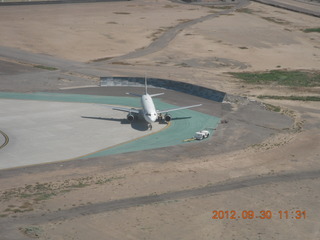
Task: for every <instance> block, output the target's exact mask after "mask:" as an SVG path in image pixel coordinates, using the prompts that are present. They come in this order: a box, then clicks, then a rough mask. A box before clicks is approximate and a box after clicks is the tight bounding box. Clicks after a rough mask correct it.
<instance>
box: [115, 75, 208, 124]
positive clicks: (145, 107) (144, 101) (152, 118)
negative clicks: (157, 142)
mask: <svg viewBox="0 0 320 240" xmlns="http://www.w3.org/2000/svg"><path fill="white" fill-rule="evenodd" d="M127 94H130V95H133V96H137V97H141V106H142V108H141V109H135V108H124V107H113V108H112V109H113V110H118V111H122V112H128V115H127V119H128V121H130V122H132V121H133V120H134V119H135V117H139V116H141V115H142V116H143V118H144V119H145V120H146V121H147V122H148V123H149V124H150V125H149V126H150V129H152V123H154V122H156V121H157V120H158V119H159V120H162V119H163V115H162V114H163V113H165V116H164V120H165V121H166V122H170V121H171V119H172V117H171V115H170V114H168V112H173V111H178V110H182V109H187V108H193V107H199V106H201V105H202V104H197V105H192V106H186V107H178V108H172V109H167V110H161V111H160V110H156V107H155V105H154V102H153V100H152V97H156V96H160V95H163V94H164V93H157V94H151V95H149V94H148V87H147V78H145V94H143V95H140V94H135V93H127Z"/></svg>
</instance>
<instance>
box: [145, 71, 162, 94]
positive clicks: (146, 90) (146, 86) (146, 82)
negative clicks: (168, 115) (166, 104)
mask: <svg viewBox="0 0 320 240" xmlns="http://www.w3.org/2000/svg"><path fill="white" fill-rule="evenodd" d="M144 87H145V94H148V81H147V75H145V77H144ZM163 94H164V93H156V94H150V97H156V96H160V95H163Z"/></svg>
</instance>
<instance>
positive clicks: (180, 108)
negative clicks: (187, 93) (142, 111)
mask: <svg viewBox="0 0 320 240" xmlns="http://www.w3.org/2000/svg"><path fill="white" fill-rule="evenodd" d="M200 106H202V104H197V105H192V106H186V107H178V108H172V109H167V110H161V111H159V110H157V112H158V113H167V112H173V111H178V110H182V109H187V108H194V107H200Z"/></svg>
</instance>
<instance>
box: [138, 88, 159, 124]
mask: <svg viewBox="0 0 320 240" xmlns="http://www.w3.org/2000/svg"><path fill="white" fill-rule="evenodd" d="M141 106H142V111H143V117H144V119H145V120H146V121H147V122H148V123H154V122H155V121H156V120H157V119H158V113H157V110H156V107H155V105H154V103H153V100H152V98H151V96H150V95H149V94H144V95H142V96H141Z"/></svg>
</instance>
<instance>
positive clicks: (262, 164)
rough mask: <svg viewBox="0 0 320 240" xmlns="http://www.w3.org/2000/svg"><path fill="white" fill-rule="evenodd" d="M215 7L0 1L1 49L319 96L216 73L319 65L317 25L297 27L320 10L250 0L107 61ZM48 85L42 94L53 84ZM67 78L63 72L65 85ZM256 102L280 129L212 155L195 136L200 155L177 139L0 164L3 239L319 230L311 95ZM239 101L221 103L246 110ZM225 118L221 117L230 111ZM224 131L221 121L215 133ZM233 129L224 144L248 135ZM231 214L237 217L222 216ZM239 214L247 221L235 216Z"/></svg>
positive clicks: (114, 70)
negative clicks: (150, 147) (172, 143)
mask: <svg viewBox="0 0 320 240" xmlns="http://www.w3.org/2000/svg"><path fill="white" fill-rule="evenodd" d="M286 2H289V0H288V1H286ZM317 6H318V5H317ZM222 10H224V9H223V8H221V7H219V8H218V7H215V8H213V7H211V8H209V7H201V6H198V5H188V4H178V3H173V2H170V1H165V0H154V1H152V0H150V1H146V0H134V1H128V2H108V3H90V4H89V3H82V4H62V5H34V6H5V7H4V6H3V7H0V19H1V24H0V32H1V39H0V45H1V46H4V47H10V48H17V49H21V50H24V51H28V52H33V53H41V54H46V55H50V56H53V57H56V58H59V59H68V60H72V61H74V62H81V63H88V66H89V67H91V66H92V67H95V68H97V69H104V70H107V71H108V72H109V73H111V74H112V75H120V76H132V75H138V76H143V75H144V74H145V72H146V73H147V74H148V75H149V76H151V77H160V78H164V79H174V80H179V81H185V82H190V83H193V84H199V85H202V86H206V87H210V88H214V89H217V90H220V91H224V92H227V93H229V94H234V95H239V96H247V97H249V99H250V100H256V97H255V96H257V95H262V94H265V95H297V96H303V95H317V96H319V94H320V90H319V88H290V87H279V86H277V85H268V86H261V85H259V86H258V85H249V84H246V83H243V82H242V81H240V80H237V79H235V78H232V77H231V76H230V75H229V74H228V72H230V71H264V70H270V69H289V70H295V69H298V70H301V69H303V70H312V71H319V70H320V69H319V66H320V34H319V33H305V32H303V30H304V29H306V28H313V27H319V24H320V21H319V18H315V17H312V16H308V15H304V14H299V13H294V12H290V11H287V10H283V9H278V8H275V7H270V6H267V5H262V4H258V3H254V2H251V3H250V4H249V5H247V6H246V7H245V8H242V9H239V10H237V11H234V12H230V13H228V14H226V15H220V16H217V17H215V18H211V19H208V20H206V21H203V22H199V23H196V24H194V25H191V26H189V27H187V28H185V29H183V30H182V31H180V32H178V34H177V35H176V36H175V37H174V38H173V40H172V41H170V42H169V43H168V44H167V45H165V46H164V47H162V48H161V49H160V50H158V51H156V52H153V53H150V54H147V55H144V56H140V57H137V58H130V59H129V58H128V59H123V60H121V61H120V60H119V61H114V62H113V60H112V59H110V58H112V57H116V56H121V55H124V54H127V53H129V52H132V51H139V49H144V48H147V46H148V45H149V44H150V43H152V42H153V41H155V40H156V39H158V38H160V36H161V34H163V33H165V32H166V31H168V30H170V29H171V28H173V27H175V26H176V25H178V24H181V23H183V22H187V21H190V20H192V19H197V18H200V17H202V16H206V15H209V14H213V13H217V12H219V11H222ZM99 59H100V60H99ZM1 60H2V61H5V62H6V61H9V60H10V59H8V58H7V57H6V58H4V57H2V58H1ZM94 60H99V61H94ZM15 63H17V62H16V61H15ZM18 64H20V63H18ZM10 74H11V73H10ZM14 77H15V76H13V77H12V79H13V78H14ZM0 78H1V75H0ZM49 80H50V81H51V84H50V90H59V87H60V85H59V84H56V85H55V84H52V83H54V81H55V80H53V79H49ZM49 80H48V81H49ZM88 82H90V81H89V80H88ZM77 83H78V84H79V83H83V85H86V84H85V83H86V80H81V82H77ZM90 83H91V82H90ZM33 84H35V85H36V84H37V83H36V82H35V83H33ZM48 85H49V84H48ZM68 85H70V86H72V81H70V82H67V83H66V84H65V85H63V86H68ZM34 89H36V87H34ZM265 102H266V103H269V104H272V105H275V106H280V107H281V109H282V110H281V113H279V114H283V115H284V116H287V117H288V118H289V117H290V118H291V123H292V124H290V125H288V126H286V127H283V128H281V129H280V128H279V129H273V130H274V133H272V134H269V135H268V136H266V137H265V139H264V140H263V141H262V142H261V141H260V142H255V143H250V145H246V146H243V147H242V148H241V149H239V148H233V147H232V145H230V146H231V147H230V149H228V151H221V152H220V153H214V154H210V149H213V150H214V149H215V147H216V145H215V144H219V143H216V142H214V140H211V141H209V142H206V143H204V144H205V145H203V146H205V147H206V151H205V154H202V153H201V152H200V151H198V150H197V148H199V147H198V146H199V145H196V144H191V145H190V149H189V150H188V151H186V150H184V148H183V147H175V148H167V149H161V150H159V151H145V152H142V153H135V154H124V155H123V156H122V155H121V156H112V157H105V158H103V157H102V158H98V159H93V160H92V163H88V162H86V161H84V160H79V162H76V163H72V164H71V163H70V164H69V165H68V163H58V164H54V165H47V166H38V167H34V168H22V169H12V170H7V171H0V189H1V197H0V234H1V238H2V239H29V238H39V239H55V240H57V239H88V238H92V239H93V238H94V239H320V222H319V216H320V210H319V209H320V201H319V198H320V192H319V189H320V181H319V177H320V167H319V159H320V148H319V144H318V143H319V142H320V130H319V129H320V123H319V122H320V121H319V120H320V108H319V103H318V102H300V101H284V100H282V101H280V100H266V101H265ZM249 104H250V101H247V102H236V101H234V102H233V103H231V104H230V105H228V106H229V107H230V108H231V109H232V111H234V112H236V111H237V110H239V109H240V110H241V109H244V108H242V107H243V106H247V108H246V109H247V110H246V111H248V109H250V106H251V105H249ZM240 110H239V112H240V113H241V111H242V110H241V111H240ZM246 113H248V112H243V114H244V115H245V114H246ZM250 114H254V113H250ZM222 116H223V118H225V119H228V117H229V116H230V115H228V114H226V115H222ZM237 116H240V115H237ZM230 120H231V121H230ZM230 120H229V121H230V125H231V124H232V120H234V121H236V120H237V119H232V118H230ZM238 120H239V119H238ZM240 120H241V122H242V123H244V124H248V125H250V124H252V123H251V122H246V121H247V120H245V121H244V120H243V119H240ZM240 120H239V121H240ZM264 124H265V123H264ZM257 125H259V124H258V123H255V127H256V126H257ZM234 127H235V128H236V127H237V126H234ZM269 128H272V127H269ZM227 129H228V124H225V125H223V124H221V126H220V127H219V129H218V131H217V134H222V133H223V132H224V131H227ZM251 129H254V128H251ZM252 131H253V130H252ZM241 132H243V133H244V132H245V130H244V129H242V127H241V128H238V129H237V133H234V134H235V135H234V136H233V135H232V133H231V134H230V138H229V140H230V139H231V138H232V137H234V139H233V140H234V141H239V142H241V141H244V142H245V141H246V140H245V139H241V138H240V139H237V138H236V136H244V137H245V138H250V135H251V134H252V135H253V134H256V133H254V132H252V133H250V132H249V133H247V132H246V134H247V135H245V134H244V135H236V134H240V133H241ZM230 141H231V140H230ZM223 144H224V143H223V142H222V143H220V145H223ZM216 148H218V147H216ZM192 149H194V152H193V151H192ZM182 150H183V151H184V152H183V151H182ZM0 151H1V150H0ZM212 152H214V151H212ZM109 162H110V164H111V162H114V163H117V164H114V166H113V167H110V165H109V164H108V163H109ZM220 210H221V211H223V212H224V216H223V217H221V219H213V218H214V212H213V211H220ZM231 211H235V212H233V213H236V217H235V219H233V218H231V217H230V216H229V217H226V212H228V213H230V214H231ZM249 211H252V212H253V213H254V214H255V216H254V217H253V218H252V219H246V218H248V215H247V214H248V212H249ZM266 211H269V212H268V214H270V212H271V213H272V216H271V217H270V216H269V219H268V218H265V219H264V218H263V214H264V213H265V212H266ZM252 212H250V214H252ZM250 216H252V215H250Z"/></svg>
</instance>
